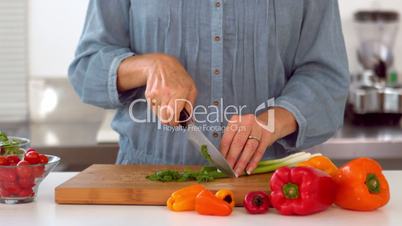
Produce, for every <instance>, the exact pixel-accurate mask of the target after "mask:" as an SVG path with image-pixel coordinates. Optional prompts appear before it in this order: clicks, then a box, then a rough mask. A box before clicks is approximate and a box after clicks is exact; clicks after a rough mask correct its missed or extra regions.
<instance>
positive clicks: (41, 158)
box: [39, 154, 49, 164]
mask: <svg viewBox="0 0 402 226" xmlns="http://www.w3.org/2000/svg"><path fill="white" fill-rule="evenodd" d="M48 162H49V159H48V158H47V156H46V155H43V154H39V163H40V164H47V163H48Z"/></svg>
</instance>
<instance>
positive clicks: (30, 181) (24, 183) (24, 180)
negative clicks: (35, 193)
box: [18, 177, 35, 189]
mask: <svg viewBox="0 0 402 226" xmlns="http://www.w3.org/2000/svg"><path fill="white" fill-rule="evenodd" d="M18 184H19V185H20V188H22V189H27V188H32V187H33V186H35V179H34V178H33V177H21V178H18Z"/></svg>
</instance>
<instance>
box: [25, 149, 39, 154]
mask: <svg viewBox="0 0 402 226" xmlns="http://www.w3.org/2000/svg"><path fill="white" fill-rule="evenodd" d="M31 151H34V152H37V151H36V150H35V149H33V148H28V149H27V151H26V152H25V153H28V152H31Z"/></svg>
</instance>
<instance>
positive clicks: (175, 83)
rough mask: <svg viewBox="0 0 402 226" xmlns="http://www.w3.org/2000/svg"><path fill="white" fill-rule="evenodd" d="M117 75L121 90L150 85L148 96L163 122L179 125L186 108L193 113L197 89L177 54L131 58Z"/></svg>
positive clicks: (146, 91) (123, 64) (147, 90)
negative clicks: (174, 55) (175, 55)
mask: <svg viewBox="0 0 402 226" xmlns="http://www.w3.org/2000/svg"><path fill="white" fill-rule="evenodd" d="M117 77H118V79H117V87H118V89H119V91H126V90H130V89H133V88H137V87H140V86H143V85H146V90H145V97H146V98H147V101H148V103H150V104H151V105H152V111H153V112H154V113H155V114H156V115H157V116H158V118H159V120H160V121H161V123H162V124H165V125H171V126H177V125H178V124H179V122H180V120H179V116H180V112H181V111H182V110H183V109H184V108H185V109H186V110H187V111H188V112H189V113H190V114H191V112H192V108H193V106H194V103H195V100H196V97H197V88H196V87H195V83H194V81H193V79H192V78H191V76H190V75H189V74H188V73H187V71H186V70H185V69H184V67H183V66H182V65H181V64H180V62H179V61H178V60H177V59H176V58H175V57H172V56H169V55H166V54H160V53H152V54H144V55H138V56H133V57H130V58H127V59H126V60H125V61H123V62H122V63H121V65H120V67H119V70H118V76H117Z"/></svg>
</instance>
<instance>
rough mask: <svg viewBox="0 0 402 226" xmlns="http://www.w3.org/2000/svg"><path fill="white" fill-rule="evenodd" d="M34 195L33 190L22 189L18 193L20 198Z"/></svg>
mask: <svg viewBox="0 0 402 226" xmlns="http://www.w3.org/2000/svg"><path fill="white" fill-rule="evenodd" d="M33 195H34V192H33V190H32V188H27V189H22V190H20V192H19V193H18V197H32V196H33Z"/></svg>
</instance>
